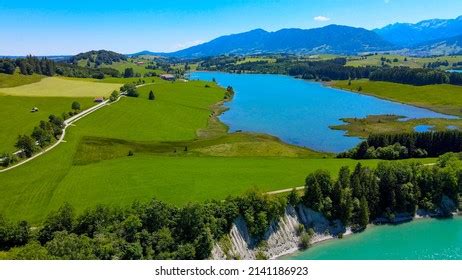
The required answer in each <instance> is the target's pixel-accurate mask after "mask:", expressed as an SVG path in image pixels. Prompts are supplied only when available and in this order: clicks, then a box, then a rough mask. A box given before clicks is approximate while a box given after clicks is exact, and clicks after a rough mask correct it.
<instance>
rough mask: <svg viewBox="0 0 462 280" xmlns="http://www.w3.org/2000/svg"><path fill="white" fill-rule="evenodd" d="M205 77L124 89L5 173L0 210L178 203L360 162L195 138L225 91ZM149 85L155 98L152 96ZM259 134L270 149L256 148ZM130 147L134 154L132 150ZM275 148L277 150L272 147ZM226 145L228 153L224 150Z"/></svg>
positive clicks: (14, 214) (252, 142)
mask: <svg viewBox="0 0 462 280" xmlns="http://www.w3.org/2000/svg"><path fill="white" fill-rule="evenodd" d="M205 85H206V83H204V82H200V81H191V82H187V83H184V82H175V83H170V82H169V83H157V84H156V83H155V84H153V85H147V86H145V87H142V88H140V93H141V94H140V97H138V98H130V97H125V98H122V99H121V101H119V102H117V103H114V104H112V105H110V106H106V107H104V108H102V109H101V110H98V111H96V112H95V113H93V114H91V115H89V116H87V117H85V118H83V119H81V120H79V121H78V122H76V123H75V126H72V127H70V128H68V130H67V134H66V139H65V140H66V142H64V143H62V144H60V145H58V146H57V147H56V148H55V149H53V150H52V151H50V152H48V153H46V154H44V155H42V156H40V157H38V158H36V159H34V160H33V161H31V162H29V163H27V164H24V165H23V166H20V167H18V168H16V169H13V170H10V171H7V172H4V173H0V182H1V184H0V212H1V213H3V214H5V215H6V216H8V217H11V218H13V219H27V220H30V221H32V222H33V223H38V222H40V221H41V220H42V219H43V218H44V217H45V216H46V214H47V213H49V212H50V211H51V210H54V209H56V208H58V207H59V206H60V205H62V204H63V203H64V202H66V201H67V202H70V203H71V204H72V205H74V207H75V208H76V209H77V211H82V210H84V209H85V208H87V207H91V206H94V205H96V204H100V203H104V204H112V205H126V204H130V203H132V202H133V201H134V200H135V199H136V200H148V199H150V198H152V197H157V198H159V199H162V200H165V201H168V202H171V203H174V204H177V205H181V204H185V203H187V202H191V201H203V200H207V199H223V198H225V197H226V196H228V195H238V194H241V193H243V192H245V191H246V190H249V189H252V188H258V189H259V190H261V191H271V190H277V189H282V188H290V187H294V186H299V185H302V184H303V182H304V178H305V176H306V175H307V174H308V173H309V172H311V171H313V170H315V169H319V168H323V169H327V170H329V171H331V172H333V173H336V172H337V170H338V169H339V168H340V167H341V166H343V165H348V166H351V167H353V166H354V165H355V164H356V163H357V162H356V161H354V160H349V159H334V158H330V157H329V156H328V155H324V154H318V153H316V152H312V151H310V150H307V149H303V148H299V147H292V146H289V145H287V146H285V144H283V143H281V142H280V141H278V140H277V139H276V138H274V137H270V136H264V135H260V136H257V135H245V134H225V133H223V134H222V135H221V136H216V134H212V135H214V138H203V137H198V133H197V130H198V129H199V128H202V129H206V128H207V127H214V125H216V124H214V122H213V121H212V119H213V118H211V117H210V116H211V114H212V112H213V111H214V107H213V106H212V105H213V104H216V103H217V102H219V101H221V100H222V99H223V95H224V89H222V88H219V87H217V86H215V85H214V84H210V83H209V87H205ZM150 90H153V92H154V93H155V96H156V100H154V101H150V100H148V99H147V95H148V92H149V91H150ZM202 135H206V136H204V137H207V135H208V134H207V133H203V134H202ZM261 143H263V145H262V146H263V147H264V148H260V149H255V147H258V146H260V144H261ZM184 147H188V149H187V150H185V148H184ZM129 150H133V151H134V155H133V156H128V151H129ZM275 150H277V151H279V152H278V153H279V156H274V154H273V152H274V151H275ZM223 151H228V152H227V153H223V155H225V156H219V155H221V153H222V152H223ZM278 153H276V154H278ZM270 155H273V156H270ZM323 157H327V158H323ZM364 164H366V165H375V164H377V161H365V162H364Z"/></svg>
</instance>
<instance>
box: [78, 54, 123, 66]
mask: <svg viewBox="0 0 462 280" xmlns="http://www.w3.org/2000/svg"><path fill="white" fill-rule="evenodd" d="M122 60H127V57H126V56H125V55H123V54H120V53H116V52H113V51H107V50H99V51H89V52H84V53H79V54H77V55H75V56H73V57H71V59H70V62H71V63H75V64H78V63H81V62H82V61H83V62H84V64H86V65H87V66H90V64H95V65H96V66H100V65H102V64H112V63H113V62H119V61H122ZM81 66H85V65H81Z"/></svg>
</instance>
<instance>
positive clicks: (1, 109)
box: [0, 96, 93, 153]
mask: <svg viewBox="0 0 462 280" xmlns="http://www.w3.org/2000/svg"><path fill="white" fill-rule="evenodd" d="M73 101H78V102H79V103H80V105H81V108H82V109H86V108H89V107H90V106H92V105H93V99H92V98H66V97H47V98H45V97H24V96H0V131H1V133H0V153H2V152H13V151H16V150H17V149H16V148H14V143H15V142H16V138H17V137H18V135H19V134H27V135H30V134H31V133H32V130H33V128H34V126H37V125H38V123H39V122H40V121H41V120H48V116H49V115H51V114H55V115H57V116H61V114H62V113H63V112H69V111H71V104H72V102H73ZM33 107H37V108H39V111H38V112H34V113H31V112H30V110H31V109H32V108H33Z"/></svg>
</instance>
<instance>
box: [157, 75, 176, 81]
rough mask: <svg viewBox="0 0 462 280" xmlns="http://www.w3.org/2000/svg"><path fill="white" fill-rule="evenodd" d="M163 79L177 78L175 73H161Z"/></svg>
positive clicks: (171, 79)
mask: <svg viewBox="0 0 462 280" xmlns="http://www.w3.org/2000/svg"><path fill="white" fill-rule="evenodd" d="M160 78H161V79H164V80H167V81H173V80H175V75H172V74H162V75H160Z"/></svg>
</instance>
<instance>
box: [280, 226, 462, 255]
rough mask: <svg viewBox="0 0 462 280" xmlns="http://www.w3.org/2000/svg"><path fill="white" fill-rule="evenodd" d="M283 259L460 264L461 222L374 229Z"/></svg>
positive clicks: (461, 252)
mask: <svg viewBox="0 0 462 280" xmlns="http://www.w3.org/2000/svg"><path fill="white" fill-rule="evenodd" d="M284 259H295V260H311V259H315V260H462V218H460V217H457V218H453V219H445V220H437V219H425V220H418V221H413V222H410V223H406V224H401V225H396V226H393V225H383V226H373V227H371V228H368V229H367V230H366V231H364V232H362V233H359V234H353V235H350V236H347V237H345V238H344V239H337V240H330V241H326V242H324V243H320V244H317V245H314V246H313V247H312V248H310V249H308V250H306V251H303V252H299V253H297V254H295V255H292V256H288V257H285V258H284Z"/></svg>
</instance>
